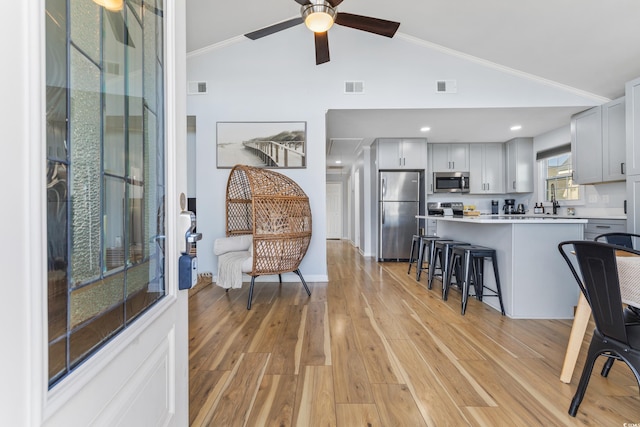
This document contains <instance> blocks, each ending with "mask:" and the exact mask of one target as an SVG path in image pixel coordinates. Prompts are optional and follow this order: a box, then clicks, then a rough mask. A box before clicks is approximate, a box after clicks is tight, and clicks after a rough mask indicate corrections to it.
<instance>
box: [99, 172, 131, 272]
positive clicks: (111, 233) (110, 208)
mask: <svg viewBox="0 0 640 427" xmlns="http://www.w3.org/2000/svg"><path fill="white" fill-rule="evenodd" d="M124 191H125V182H124V179H123V178H119V177H112V176H105V177H104V213H103V227H104V242H105V263H104V270H105V271H111V270H114V269H116V268H121V267H124V243H125V233H124V231H125V228H126V223H125V214H124V212H125V210H124V206H125V204H124V202H125V195H124Z"/></svg>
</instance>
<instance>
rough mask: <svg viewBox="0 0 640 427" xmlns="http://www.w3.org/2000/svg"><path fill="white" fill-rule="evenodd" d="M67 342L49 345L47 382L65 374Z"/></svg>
mask: <svg viewBox="0 0 640 427" xmlns="http://www.w3.org/2000/svg"><path fill="white" fill-rule="evenodd" d="M66 367H67V340H66V339H63V340H60V341H57V342H54V343H51V342H50V343H49V382H52V380H55V379H56V378H57V377H59V376H61V375H63V374H64V373H65V372H67V368H66Z"/></svg>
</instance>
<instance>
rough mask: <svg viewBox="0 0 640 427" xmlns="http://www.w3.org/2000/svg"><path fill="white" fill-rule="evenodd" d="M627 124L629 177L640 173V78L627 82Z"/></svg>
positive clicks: (627, 165) (627, 169) (627, 166)
mask: <svg viewBox="0 0 640 427" xmlns="http://www.w3.org/2000/svg"><path fill="white" fill-rule="evenodd" d="M625 126H626V130H627V131H626V136H627V143H626V148H627V158H626V161H627V164H626V172H627V177H628V176H629V175H640V78H637V79H635V80H631V81H630V82H627V85H626V87H625Z"/></svg>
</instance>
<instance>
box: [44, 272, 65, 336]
mask: <svg viewBox="0 0 640 427" xmlns="http://www.w3.org/2000/svg"><path fill="white" fill-rule="evenodd" d="M47 285H48V292H47V293H48V295H47V305H48V307H49V316H48V323H49V342H51V341H54V340H56V339H58V338H60V337H61V336H64V334H65V333H66V332H67V297H68V292H67V289H68V288H67V273H66V271H65V270H63V269H59V270H49V277H48V283H47Z"/></svg>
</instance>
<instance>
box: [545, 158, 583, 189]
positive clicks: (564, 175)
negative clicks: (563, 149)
mask: <svg viewBox="0 0 640 427" xmlns="http://www.w3.org/2000/svg"><path fill="white" fill-rule="evenodd" d="M543 162H544V163H543V164H544V165H545V172H544V173H545V176H546V178H545V197H546V200H547V201H551V200H554V199H555V200H558V201H560V200H579V199H580V186H579V185H576V184H574V183H573V178H572V176H573V167H572V164H571V153H564V154H560V155H557V156H554V157H550V158H548V159H546V160H543Z"/></svg>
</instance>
